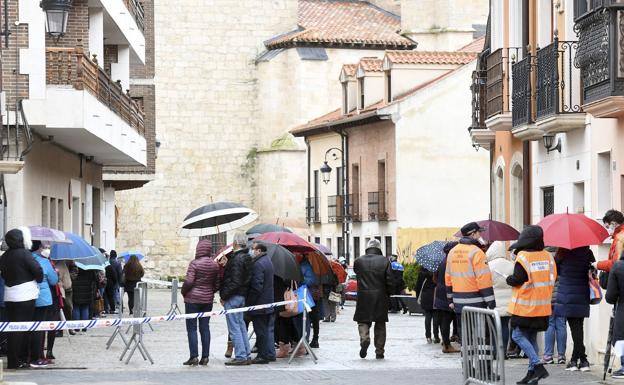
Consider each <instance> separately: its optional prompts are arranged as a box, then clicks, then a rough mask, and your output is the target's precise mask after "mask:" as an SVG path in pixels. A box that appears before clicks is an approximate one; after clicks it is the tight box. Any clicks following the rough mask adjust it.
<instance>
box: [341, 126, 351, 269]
mask: <svg viewBox="0 0 624 385" xmlns="http://www.w3.org/2000/svg"><path fill="white" fill-rule="evenodd" d="M340 135H341V136H342V137H343V143H344V146H343V152H342V156H343V159H344V165H345V166H344V169H343V170H342V173H343V175H344V185H343V188H342V189H343V194H344V199H343V202H344V220H343V225H344V230H343V235H342V236H343V245H344V257H345V258H346V259H347V265H349V264H350V262H351V254H350V253H349V250H350V248H349V244H350V239H349V236H350V235H349V221H348V218H349V217H350V215H349V216H347V214H351V212H349V207H350V206H349V199H350V194H349V135H347V133H346V132H345V131H344V130H342V131H341V132H340Z"/></svg>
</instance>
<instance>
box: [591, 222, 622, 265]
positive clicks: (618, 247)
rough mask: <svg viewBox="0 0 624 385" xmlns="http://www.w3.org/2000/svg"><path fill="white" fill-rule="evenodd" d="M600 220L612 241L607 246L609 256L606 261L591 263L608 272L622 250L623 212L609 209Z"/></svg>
mask: <svg viewBox="0 0 624 385" xmlns="http://www.w3.org/2000/svg"><path fill="white" fill-rule="evenodd" d="M602 222H603V223H604V225H605V227H606V228H607V231H608V232H609V235H610V236H611V238H612V239H613V242H612V243H611V247H610V248H609V258H608V259H607V260H606V261H600V262H594V263H593V264H592V265H593V266H594V267H595V268H596V269H598V270H601V271H604V272H605V273H607V274H608V273H609V272H610V271H611V268H612V267H613V265H615V263H616V262H617V261H618V259H619V258H620V256H621V255H622V252H623V251H624V214H622V213H621V212H620V211H617V210H609V211H607V212H606V213H605V215H604V217H603V218H602Z"/></svg>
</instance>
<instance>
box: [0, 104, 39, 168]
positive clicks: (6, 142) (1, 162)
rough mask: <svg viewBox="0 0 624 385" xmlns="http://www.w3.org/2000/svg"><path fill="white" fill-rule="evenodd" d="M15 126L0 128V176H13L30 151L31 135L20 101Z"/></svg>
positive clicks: (21, 166) (2, 126) (22, 164)
mask: <svg viewBox="0 0 624 385" xmlns="http://www.w3.org/2000/svg"><path fill="white" fill-rule="evenodd" d="M17 109H18V114H19V118H18V119H16V120H17V121H16V124H12V125H4V124H3V125H1V126H0V174H15V173H17V172H19V171H20V170H21V169H22V168H23V166H24V157H25V156H26V154H28V152H30V150H31V149H32V144H33V134H32V132H31V130H30V127H29V125H28V120H27V119H26V115H25V114H24V108H23V106H22V101H21V100H20V101H19V102H18V103H17Z"/></svg>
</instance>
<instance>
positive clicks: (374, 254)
mask: <svg viewBox="0 0 624 385" xmlns="http://www.w3.org/2000/svg"><path fill="white" fill-rule="evenodd" d="M353 270H354V271H355V274H356V275H357V284H358V298H357V303H356V306H355V314H354V315H353V320H354V321H355V322H388V305H389V296H388V293H389V292H390V290H392V269H391V267H390V261H388V259H387V258H386V257H384V256H383V254H382V253H381V250H379V249H378V248H369V249H366V255H363V256H361V257H359V258H357V259H356V260H355V262H354V263H353Z"/></svg>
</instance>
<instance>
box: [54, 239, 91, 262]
mask: <svg viewBox="0 0 624 385" xmlns="http://www.w3.org/2000/svg"><path fill="white" fill-rule="evenodd" d="M65 236H66V237H67V239H69V240H70V241H71V242H72V243H55V244H53V245H52V249H51V250H50V259H51V260H53V261H60V260H63V259H71V260H78V259H82V258H90V257H94V256H97V255H98V254H101V253H100V251H99V250H97V249H94V248H93V246H91V245H90V244H88V243H87V241H85V240H84V239H82V237H80V236H78V235H76V234H72V233H65Z"/></svg>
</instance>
